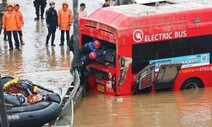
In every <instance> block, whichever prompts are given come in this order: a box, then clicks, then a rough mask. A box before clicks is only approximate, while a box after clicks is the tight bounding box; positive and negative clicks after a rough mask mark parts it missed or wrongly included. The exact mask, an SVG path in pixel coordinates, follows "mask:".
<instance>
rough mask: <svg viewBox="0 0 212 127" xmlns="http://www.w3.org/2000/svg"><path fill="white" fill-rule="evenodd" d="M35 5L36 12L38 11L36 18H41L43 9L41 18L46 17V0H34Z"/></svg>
mask: <svg viewBox="0 0 212 127" xmlns="http://www.w3.org/2000/svg"><path fill="white" fill-rule="evenodd" d="M33 3H34V7H35V13H36V18H35V20H39V19H40V17H39V15H40V11H41V15H40V16H41V19H44V17H43V15H44V11H45V7H46V4H47V2H46V0H34V2H33Z"/></svg>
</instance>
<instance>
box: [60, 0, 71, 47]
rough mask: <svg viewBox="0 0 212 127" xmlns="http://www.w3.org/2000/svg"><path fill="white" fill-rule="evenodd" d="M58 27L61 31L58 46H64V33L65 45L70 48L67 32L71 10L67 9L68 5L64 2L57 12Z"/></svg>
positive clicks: (69, 25)
mask: <svg viewBox="0 0 212 127" xmlns="http://www.w3.org/2000/svg"><path fill="white" fill-rule="evenodd" d="M58 25H59V29H60V30H61V37H60V46H63V45H64V41H65V39H64V33H65V32H66V40H67V45H68V46H70V44H69V42H70V41H69V39H70V35H69V31H70V27H71V25H72V12H71V9H69V5H68V3H66V2H63V3H62V8H61V9H60V10H59V11H58Z"/></svg>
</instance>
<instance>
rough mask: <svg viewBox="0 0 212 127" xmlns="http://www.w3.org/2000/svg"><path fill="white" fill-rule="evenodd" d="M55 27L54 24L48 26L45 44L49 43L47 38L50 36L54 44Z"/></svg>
mask: <svg viewBox="0 0 212 127" xmlns="http://www.w3.org/2000/svg"><path fill="white" fill-rule="evenodd" d="M56 29H57V27H56V26H49V27H48V34H47V36H46V45H48V44H49V39H50V37H51V36H52V38H51V44H54V39H55V32H56Z"/></svg>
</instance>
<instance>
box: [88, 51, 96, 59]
mask: <svg viewBox="0 0 212 127" xmlns="http://www.w3.org/2000/svg"><path fill="white" fill-rule="evenodd" d="M88 57H89V58H90V59H92V60H95V59H96V53H95V52H91V53H90V54H89V56H88Z"/></svg>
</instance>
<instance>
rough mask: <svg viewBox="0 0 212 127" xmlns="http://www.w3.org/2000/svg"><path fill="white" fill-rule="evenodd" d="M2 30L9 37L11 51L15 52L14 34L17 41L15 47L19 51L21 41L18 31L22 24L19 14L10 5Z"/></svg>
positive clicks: (4, 16)
mask: <svg viewBox="0 0 212 127" xmlns="http://www.w3.org/2000/svg"><path fill="white" fill-rule="evenodd" d="M2 24H3V25H2V28H3V29H5V30H6V31H7V35H8V42H9V47H10V49H9V51H12V50H13V43H12V33H13V37H14V40H15V47H16V49H17V50H19V51H20V49H19V40H18V34H17V30H18V29H19V28H20V23H19V20H18V16H17V13H16V12H15V11H13V5H12V4H8V5H7V11H6V12H5V13H4V15H3V21H2Z"/></svg>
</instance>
